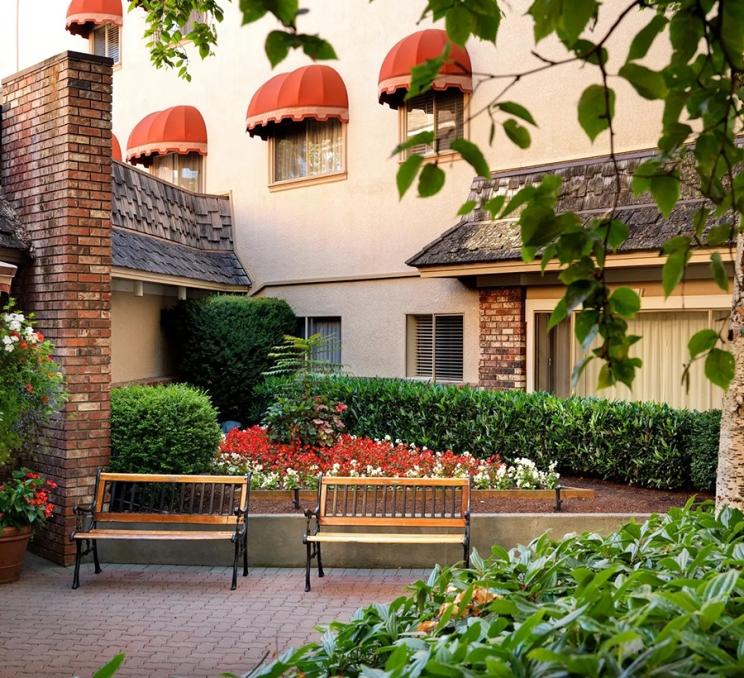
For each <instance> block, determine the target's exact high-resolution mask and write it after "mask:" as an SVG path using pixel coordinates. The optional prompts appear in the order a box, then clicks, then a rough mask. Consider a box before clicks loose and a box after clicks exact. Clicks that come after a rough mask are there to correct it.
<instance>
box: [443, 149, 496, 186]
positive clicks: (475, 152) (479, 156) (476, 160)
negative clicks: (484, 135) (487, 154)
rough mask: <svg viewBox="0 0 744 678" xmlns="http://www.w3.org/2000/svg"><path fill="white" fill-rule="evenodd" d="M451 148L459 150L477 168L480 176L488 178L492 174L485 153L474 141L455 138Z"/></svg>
mask: <svg viewBox="0 0 744 678" xmlns="http://www.w3.org/2000/svg"><path fill="white" fill-rule="evenodd" d="M450 148H451V149H452V150H453V151H457V152H458V153H459V154H460V155H461V156H462V157H463V158H464V159H465V161H466V162H467V163H468V164H469V165H470V166H471V167H472V168H473V169H474V170H475V173H476V175H477V176H479V177H485V178H488V177H490V176H491V170H490V169H489V167H488V163H487V162H486V159H485V158H484V157H483V153H482V152H481V150H480V148H478V147H477V146H476V145H475V144H474V143H473V142H472V141H468V140H467V139H455V141H453V142H452V143H451V144H450Z"/></svg>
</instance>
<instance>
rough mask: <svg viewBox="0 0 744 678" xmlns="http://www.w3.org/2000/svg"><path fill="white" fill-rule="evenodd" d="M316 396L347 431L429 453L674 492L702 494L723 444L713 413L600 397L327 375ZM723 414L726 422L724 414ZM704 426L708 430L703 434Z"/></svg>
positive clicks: (708, 482)
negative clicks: (328, 402)
mask: <svg viewBox="0 0 744 678" xmlns="http://www.w3.org/2000/svg"><path fill="white" fill-rule="evenodd" d="M315 388H316V390H317V392H320V393H322V394H323V395H325V396H328V397H329V398H331V399H332V400H335V401H340V402H343V403H345V404H346V405H348V408H349V409H348V411H347V412H346V414H345V421H346V424H347V427H348V430H349V432H350V433H352V434H354V435H360V436H368V437H371V438H380V437H383V436H385V435H390V436H392V437H393V438H400V439H401V440H404V441H406V442H409V443H415V444H416V445H425V446H427V447H429V448H430V449H433V450H445V449H451V450H453V451H454V452H458V453H462V452H469V453H470V454H472V455H474V456H477V457H482V458H486V457H490V456H491V455H493V454H499V455H501V457H502V458H503V459H504V460H505V461H508V462H510V461H512V460H514V459H515V458H517V457H527V458H528V459H531V460H532V461H534V462H535V463H536V464H537V465H538V467H540V468H547V466H548V465H549V464H550V462H552V461H556V462H557V463H558V467H559V469H560V470H561V471H562V472H563V473H574V474H581V475H589V476H596V477H600V478H604V479H606V480H615V481H618V482H623V483H630V484H634V485H640V486H643V487H655V488H664V489H677V488H683V487H689V486H690V485H691V482H693V479H692V477H691V456H692V454H693V452H692V450H695V452H694V455H695V458H696V459H699V460H700V461H699V462H697V463H696V468H698V469H699V471H697V472H696V476H695V479H694V483H695V487H697V488H699V489H706V488H708V487H709V486H710V483H711V476H710V474H711V473H714V471H715V467H713V469H712V471H711V470H710V469H709V470H707V471H706V470H705V469H704V464H703V461H702V460H704V459H708V460H710V459H715V457H716V454H717V449H718V442H717V439H715V435H712V434H711V432H712V431H713V429H714V428H715V424H714V418H715V415H713V414H711V413H706V412H692V411H687V410H675V409H672V408H670V407H668V406H667V405H660V404H657V403H632V402H626V401H612V400H605V399H601V398H578V397H572V398H558V397H556V396H553V395H550V394H547V393H524V392H522V391H488V390H480V389H474V388H469V387H457V386H439V385H431V384H426V383H420V382H412V381H407V380H404V379H377V378H375V379H370V378H360V377H329V378H326V379H322V380H320V381H319V382H318V384H317V386H315ZM718 416H720V415H718ZM699 421H706V422H708V424H707V425H706V426H703V427H702V428H700V427H699V426H698V424H697V422H699Z"/></svg>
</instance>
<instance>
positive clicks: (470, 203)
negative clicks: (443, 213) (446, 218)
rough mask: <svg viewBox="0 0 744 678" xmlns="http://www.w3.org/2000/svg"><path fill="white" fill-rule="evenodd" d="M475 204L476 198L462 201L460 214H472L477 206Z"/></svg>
mask: <svg viewBox="0 0 744 678" xmlns="http://www.w3.org/2000/svg"><path fill="white" fill-rule="evenodd" d="M475 205H476V202H475V200H467V201H466V202H464V203H462V205H460V209H459V210H457V214H458V216H463V215H465V214H470V213H471V212H472V211H473V209H474V208H475Z"/></svg>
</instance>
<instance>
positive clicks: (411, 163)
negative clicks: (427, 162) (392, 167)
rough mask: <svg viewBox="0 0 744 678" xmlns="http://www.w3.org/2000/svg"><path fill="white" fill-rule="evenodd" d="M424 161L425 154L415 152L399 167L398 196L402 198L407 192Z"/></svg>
mask: <svg viewBox="0 0 744 678" xmlns="http://www.w3.org/2000/svg"><path fill="white" fill-rule="evenodd" d="M422 162H424V156H422V155H418V154H415V155H412V156H409V157H408V158H406V161H405V162H404V163H402V164H401V166H400V167H399V168H398V173H397V175H396V176H395V182H396V183H397V184H398V196H399V197H400V198H402V197H403V196H404V195H405V194H406V191H407V190H408V189H409V188H410V187H411V184H412V183H413V180H414V179H415V178H416V174H418V170H419V167H421V163H422Z"/></svg>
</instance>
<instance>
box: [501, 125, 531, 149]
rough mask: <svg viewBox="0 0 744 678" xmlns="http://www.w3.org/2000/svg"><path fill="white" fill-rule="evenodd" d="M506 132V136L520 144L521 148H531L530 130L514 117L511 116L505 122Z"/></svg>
mask: <svg viewBox="0 0 744 678" xmlns="http://www.w3.org/2000/svg"><path fill="white" fill-rule="evenodd" d="M504 132H506V136H508V137H509V139H510V140H511V141H512V143H514V144H516V145H517V146H519V148H529V146H530V143H531V140H530V133H529V131H528V130H527V128H526V127H523V126H522V125H520V124H519V123H518V122H517V121H516V120H514V119H513V118H509V120H507V121H506V122H505V123H504Z"/></svg>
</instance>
